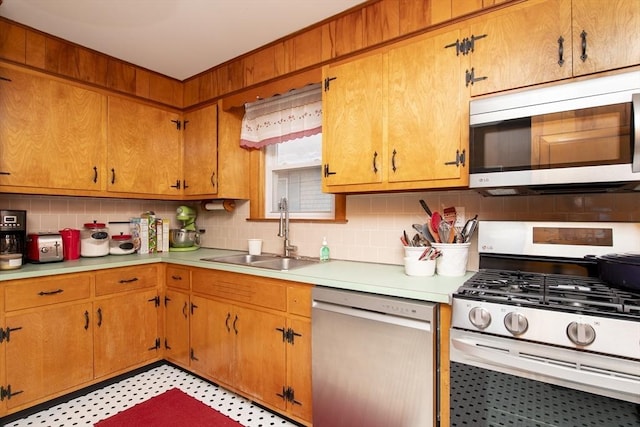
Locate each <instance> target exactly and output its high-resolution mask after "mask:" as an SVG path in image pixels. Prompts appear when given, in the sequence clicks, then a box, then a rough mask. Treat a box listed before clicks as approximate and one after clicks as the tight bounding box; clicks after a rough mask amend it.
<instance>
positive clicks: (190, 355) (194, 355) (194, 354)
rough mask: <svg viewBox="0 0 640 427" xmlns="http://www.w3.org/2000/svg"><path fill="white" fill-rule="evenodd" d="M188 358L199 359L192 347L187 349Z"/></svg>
mask: <svg viewBox="0 0 640 427" xmlns="http://www.w3.org/2000/svg"><path fill="white" fill-rule="evenodd" d="M189 359H191V360H195V361H196V362H197V361H198V360H199V359H198V358H197V357H196V353H195V352H194V351H193V349H191V350H189Z"/></svg>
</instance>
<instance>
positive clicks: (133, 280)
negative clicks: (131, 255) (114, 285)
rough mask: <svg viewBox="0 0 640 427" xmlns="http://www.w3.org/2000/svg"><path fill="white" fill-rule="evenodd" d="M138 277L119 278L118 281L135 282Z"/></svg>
mask: <svg viewBox="0 0 640 427" xmlns="http://www.w3.org/2000/svg"><path fill="white" fill-rule="evenodd" d="M137 281H138V278H137V277H132V278H131V279H120V281H119V282H118V283H123V284H125V283H133V282H137Z"/></svg>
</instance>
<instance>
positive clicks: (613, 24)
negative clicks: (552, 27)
mask: <svg viewBox="0 0 640 427" xmlns="http://www.w3.org/2000/svg"><path fill="white" fill-rule="evenodd" d="M572 5H573V7H572V16H573V73H574V75H576V76H579V75H583V74H589V73H596V72H599V71H605V70H610V69H615V68H622V67H628V66H631V65H637V64H640V1H638V0H612V1H606V2H605V1H601V0H573V3H572Z"/></svg>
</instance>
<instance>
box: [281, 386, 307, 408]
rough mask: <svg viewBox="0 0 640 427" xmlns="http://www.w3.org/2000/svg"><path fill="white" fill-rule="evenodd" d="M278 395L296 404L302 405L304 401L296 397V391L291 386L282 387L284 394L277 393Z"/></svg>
mask: <svg viewBox="0 0 640 427" xmlns="http://www.w3.org/2000/svg"><path fill="white" fill-rule="evenodd" d="M276 396H278V397H280V398H282V400H286V401H287V402H289V403H293V404H294V405H302V403H300V402H298V401H297V400H296V397H295V392H294V390H293V389H292V388H291V387H284V386H283V387H282V394H281V393H276Z"/></svg>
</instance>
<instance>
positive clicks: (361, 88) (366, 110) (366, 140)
mask: <svg viewBox="0 0 640 427" xmlns="http://www.w3.org/2000/svg"><path fill="white" fill-rule="evenodd" d="M382 68H383V55H382V53H376V54H373V55H369V56H365V57H362V58H359V59H355V60H353V61H349V62H346V63H343V64H339V65H330V66H327V67H325V68H324V70H323V79H324V80H325V81H327V82H328V84H325V89H324V93H323V96H322V115H323V117H322V121H323V123H322V149H323V156H322V157H323V159H322V160H323V161H322V163H323V190H324V191H327V192H332V191H333V190H332V189H331V187H332V186H340V185H353V184H371V183H380V182H382V167H383V160H382V157H383V151H382V150H383V148H382V138H383V132H382V131H383V117H384V109H383V102H384V98H383V81H384V80H383V70H382Z"/></svg>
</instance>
